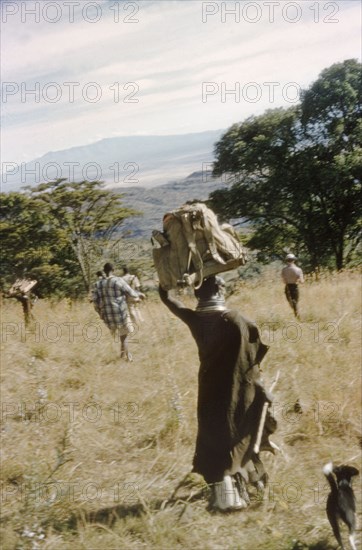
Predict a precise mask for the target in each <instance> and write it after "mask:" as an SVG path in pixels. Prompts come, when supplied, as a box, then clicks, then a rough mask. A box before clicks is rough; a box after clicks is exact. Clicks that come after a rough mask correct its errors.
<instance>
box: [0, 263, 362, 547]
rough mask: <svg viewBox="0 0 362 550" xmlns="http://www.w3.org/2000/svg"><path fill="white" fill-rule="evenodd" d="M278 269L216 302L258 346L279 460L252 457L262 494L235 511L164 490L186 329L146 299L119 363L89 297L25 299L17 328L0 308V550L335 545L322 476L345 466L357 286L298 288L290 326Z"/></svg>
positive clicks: (11, 311)
mask: <svg viewBox="0 0 362 550" xmlns="http://www.w3.org/2000/svg"><path fill="white" fill-rule="evenodd" d="M243 269H246V267H245V268H243ZM279 269H280V266H276V268H275V269H274V268H268V269H267V270H266V271H265V272H264V274H263V273H261V274H259V276H258V277H254V278H251V279H248V280H246V281H245V282H241V281H239V282H235V286H234V289H233V293H232V294H231V295H230V296H229V298H228V300H227V303H228V305H229V306H230V307H235V308H237V309H239V310H240V311H242V312H243V313H244V314H245V315H246V316H249V317H250V318H253V319H255V320H256V322H257V324H258V326H259V328H260V330H261V333H262V338H263V341H264V342H265V343H266V344H269V345H270V349H269V351H268V354H267V356H266V358H265V360H264V362H263V377H264V380H265V384H266V386H267V387H269V386H270V385H271V383H272V381H273V379H274V377H275V375H276V373H277V371H278V370H280V379H279V382H278V383H277V386H276V388H275V390H274V395H275V401H274V404H273V408H274V412H275V415H276V417H277V419H278V423H279V426H278V430H277V432H276V433H275V434H274V437H273V440H274V442H275V443H276V444H277V445H278V446H279V447H280V449H281V451H280V453H277V454H276V455H275V456H273V455H270V454H267V453H262V456H263V457H264V460H265V462H266V465H267V470H268V473H269V478H270V479H269V486H268V487H267V489H266V492H265V494H264V497H261V495H257V494H256V493H253V494H252V504H251V506H250V507H249V508H248V509H247V510H243V511H241V512H238V513H233V514H215V513H210V512H209V511H207V502H208V489H207V487H205V486H204V484H203V480H202V478H200V477H198V476H196V475H189V476H188V477H186V479H185V480H184V483H183V484H182V486H181V487H180V488H179V489H178V491H177V492H176V494H173V493H174V490H175V489H176V488H177V486H178V484H179V483H180V482H181V481H182V480H183V479H184V478H185V476H186V475H187V474H188V473H189V472H190V469H191V463H192V456H193V449H194V442H195V436H196V396H197V371H198V359H197V350H196V346H195V344H194V341H193V340H192V337H191V335H190V334H189V332H188V329H187V327H186V326H185V325H183V324H182V322H181V321H179V320H177V319H176V318H174V317H173V316H172V315H171V314H170V313H169V311H168V310H167V308H165V307H164V306H163V305H162V304H160V303H159V301H158V299H157V298H156V297H154V298H152V295H151V297H149V298H148V300H147V301H146V303H145V304H144V305H143V309H142V313H143V315H144V317H145V322H144V324H143V325H141V326H140V328H139V331H138V332H137V333H136V334H135V335H134V336H133V337H132V342H131V344H130V345H131V350H132V353H133V355H134V359H135V360H134V362H133V363H121V362H120V359H119V357H118V355H119V354H118V348H119V344H117V343H115V342H114V341H113V340H112V338H111V335H110V333H109V331H108V330H107V328H106V327H105V326H104V325H103V324H101V322H100V320H99V319H98V317H97V316H96V314H95V312H94V310H93V307H92V304H90V303H89V302H87V301H84V302H79V301H78V302H70V301H66V300H63V301H61V302H57V303H53V305H52V303H51V302H49V301H47V300H39V301H38V302H37V304H36V305H35V308H34V314H35V317H36V319H35V321H34V324H33V325H32V327H29V329H27V331H25V326H24V324H23V320H22V312H21V307H20V305H19V304H17V303H15V302H12V301H9V300H7V301H6V304H5V306H4V311H3V318H2V321H3V324H2V331H3V334H2V355H3V363H2V375H1V388H2V389H1V391H2V426H1V430H2V464H1V479H2V528H1V537H2V546H1V547H2V549H3V550H13V549H44V550H45V549H47V550H50V549H53V550H59V549H60V548H61V549H62V550H63V549H64V550H66V549H69V550H70V549H72V550H74V549H75V548H76V549H77V550H81V549H84V550H90V549H94V550H102V549H107V550H109V549H111V548H112V549H117V550H119V549H122V550H125V549H127V550H133V549H134V550H136V549H147V550H149V549H150V550H151V549H155V550H156V549H157V550H159V549H162V550H166V549H167V550H168V549H171V548H175V549H190V548H195V549H196V548H197V549H200V550H201V549H202V550H204V549H220V550H221V549H223V550H224V549H233V550H234V549H239V550H292V549H293V550H306V549H308V548H309V549H314V550H317V549H318V550H332V549H333V548H335V546H336V545H335V541H334V540H333V535H332V531H331V529H330V526H329V524H328V520H327V517H326V514H325V500H326V495H327V492H328V487H327V484H326V482H325V479H324V476H323V474H322V471H321V468H322V466H323V464H324V463H325V462H327V461H329V460H331V459H333V461H334V462H336V463H344V462H347V463H349V464H353V465H355V466H357V467H359V457H360V454H359V453H360V442H361V440H360V436H361V435H360V417H359V412H358V411H359V406H360V401H361V384H360V377H361V372H360V349H361V341H360V335H361V330H360V328H361V327H360V311H359V309H360V308H359V297H360V291H361V289H360V278H359V276H358V274H357V273H353V272H350V273H348V272H343V273H339V274H335V275H333V274H331V275H326V276H325V278H324V277H322V278H321V279H320V280H319V281H318V282H316V281H312V280H307V282H306V283H305V285H304V287H303V289H302V296H301V316H302V320H301V321H300V322H298V323H297V322H296V321H295V319H294V317H293V315H292V311H291V310H290V308H289V306H288V304H287V302H286V300H285V297H284V294H283V285H282V283H281V281H280V273H279ZM183 299H184V300H185V301H186V302H187V303H189V304H190V305H192V304H193V298H191V297H187V296H184V297H183ZM358 481H359V480H356V488H357V486H358ZM356 493H357V495H358V510H360V506H361V502H360V495H359V494H358V490H357V491H356ZM358 542H359V544H360V543H361V541H360V535H359V534H358V535H357V543H358Z"/></svg>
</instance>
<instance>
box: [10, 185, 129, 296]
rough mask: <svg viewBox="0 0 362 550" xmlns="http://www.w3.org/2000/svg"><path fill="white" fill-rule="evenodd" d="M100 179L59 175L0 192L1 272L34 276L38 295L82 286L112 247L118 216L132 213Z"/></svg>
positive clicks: (114, 246) (77, 289)
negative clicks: (17, 190)
mask: <svg viewBox="0 0 362 550" xmlns="http://www.w3.org/2000/svg"><path fill="white" fill-rule="evenodd" d="M102 185H103V184H102V183H101V182H88V181H83V182H80V183H74V182H66V180H64V179H61V180H57V181H54V182H50V183H43V184H40V185H38V186H37V187H34V188H32V187H26V188H25V189H24V192H22V193H2V194H1V199H2V200H1V207H0V231H1V235H2V237H1V238H2V247H1V260H2V262H1V268H0V269H1V271H0V273H1V277H2V281H3V286H4V283H5V284H8V283H10V282H13V280H14V278H16V277H24V276H31V277H35V278H36V279H37V280H38V281H39V284H38V286H37V290H38V291H40V293H41V294H42V295H50V294H54V293H58V294H59V293H60V294H61V293H67V294H68V295H71V296H74V295H79V294H81V293H82V292H83V293H84V290H86V291H88V290H89V288H90V286H91V284H92V280H93V279H94V271H95V270H96V269H99V263H98V265H97V262H99V261H101V260H103V256H104V255H106V256H107V257H111V256H112V251H113V252H114V251H115V250H116V251H117V250H118V249H117V246H118V245H119V244H120V242H121V240H122V237H121V236H120V233H119V229H120V227H121V225H122V222H123V220H124V219H125V218H126V217H129V216H131V215H133V214H135V213H136V212H135V211H133V210H131V209H128V208H125V207H124V206H123V205H122V202H121V198H122V196H121V195H119V194H117V195H116V194H114V193H112V192H111V191H108V190H105V189H102Z"/></svg>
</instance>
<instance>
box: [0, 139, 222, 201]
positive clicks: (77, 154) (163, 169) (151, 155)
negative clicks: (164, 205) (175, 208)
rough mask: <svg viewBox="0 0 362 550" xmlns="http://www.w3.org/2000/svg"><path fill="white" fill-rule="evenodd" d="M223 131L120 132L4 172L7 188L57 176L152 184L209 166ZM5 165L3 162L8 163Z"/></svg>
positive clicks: (114, 183)
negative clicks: (130, 133)
mask: <svg viewBox="0 0 362 550" xmlns="http://www.w3.org/2000/svg"><path fill="white" fill-rule="evenodd" d="M222 133H223V130H211V131H206V132H199V133H192V134H180V135H165V136H152V135H150V136H121V137H114V138H106V139H102V140H100V141H97V142H95V143H91V144H89V145H83V146H79V147H72V148H70V149H64V150H61V151H51V152H49V153H46V154H45V155H43V156H42V157H40V158H38V159H35V160H33V161H31V162H28V163H22V164H21V165H20V166H18V165H15V166H9V168H8V171H7V173H5V174H4V173H3V174H2V176H1V182H2V191H5V192H9V191H18V190H19V189H20V188H21V187H22V186H25V185H30V186H33V185H37V184H39V183H43V182H46V181H52V180H54V179H57V178H61V177H64V178H67V179H68V180H71V181H82V180H86V179H88V180H96V179H98V180H102V181H104V182H105V183H106V184H107V186H108V187H119V188H126V187H131V186H132V187H133V186H141V187H144V188H149V187H152V186H156V185H163V184H166V183H168V182H170V181H174V180H175V179H183V178H185V177H186V176H188V175H189V174H191V173H192V172H196V171H206V170H208V169H210V167H211V164H212V162H213V160H214V153H213V151H214V145H215V143H216V142H217V141H218V140H219V139H220V137H221V135H222ZM4 165H5V166H6V163H3V166H4Z"/></svg>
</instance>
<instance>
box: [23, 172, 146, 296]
mask: <svg viewBox="0 0 362 550" xmlns="http://www.w3.org/2000/svg"><path fill="white" fill-rule="evenodd" d="M102 186H103V183H102V182H99V181H91V182H90V181H82V182H79V183H74V182H67V181H66V180H64V179H59V180H56V181H54V182H50V183H42V184H40V185H38V186H37V187H35V188H28V192H29V195H30V198H31V199H32V200H33V201H34V204H36V205H37V207H38V208H39V209H44V210H45V211H46V212H47V214H48V216H49V219H51V220H52V225H53V227H55V228H56V229H57V231H58V233H59V234H60V235H61V238H62V239H63V240H64V241H65V242H66V243H67V244H68V246H69V247H70V248H71V250H72V252H73V255H74V258H75V260H76V262H77V264H78V267H79V268H80V271H81V275H82V279H83V283H84V286H85V288H86V290H89V289H90V286H91V282H92V276H93V271H94V263H95V262H96V261H97V260H99V259H100V258H101V257H102V255H103V253H104V250H105V247H108V253H110V252H111V249H112V248H114V247H116V246H117V245H118V244H119V242H120V241H121V240H122V236H121V235H120V233H119V229H120V227H121V225H122V223H123V221H124V220H125V219H126V218H127V217H129V216H131V215H135V214H138V212H136V211H135V210H132V209H129V208H126V207H124V206H123V205H122V202H121V199H122V195H119V194H118V195H116V194H114V193H113V192H111V191H109V190H106V189H102ZM117 235H118V236H117Z"/></svg>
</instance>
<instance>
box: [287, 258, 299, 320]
mask: <svg viewBox="0 0 362 550" xmlns="http://www.w3.org/2000/svg"><path fill="white" fill-rule="evenodd" d="M296 259H297V258H296V257H295V256H294V254H287V255H286V257H285V261H286V264H287V265H286V266H285V267H283V269H282V279H283V281H284V283H285V296H286V297H287V300H288V303H289V305H290V307H291V308H292V310H293V312H294V315H295V316H296V317H297V318H299V310H298V302H299V288H298V284H299V283H304V276H303V271H302V270H301V268H300V267H297V266H296V265H295V261H296Z"/></svg>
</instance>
